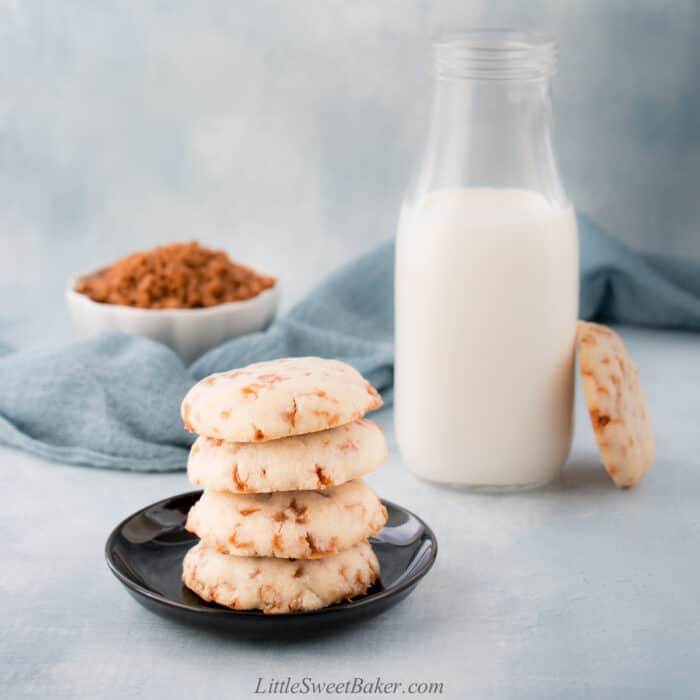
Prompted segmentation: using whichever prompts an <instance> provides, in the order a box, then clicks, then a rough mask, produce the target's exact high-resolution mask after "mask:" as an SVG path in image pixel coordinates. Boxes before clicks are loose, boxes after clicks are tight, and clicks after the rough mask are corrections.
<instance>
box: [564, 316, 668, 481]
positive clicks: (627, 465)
mask: <svg viewBox="0 0 700 700" xmlns="http://www.w3.org/2000/svg"><path fill="white" fill-rule="evenodd" d="M576 337H577V342H578V351H579V367H580V370H581V377H582V380H583V393H584V396H585V398H586V403H587V404H588V411H589V413H590V416H591V423H592V424H593V430H594V432H595V436H596V440H597V441H598V448H599V450H600V455H601V457H602V459H603V464H604V465H605V468H606V470H607V472H608V474H610V476H611V477H612V480H613V481H614V482H615V484H616V485H617V486H619V487H621V488H628V487H630V486H634V485H635V484H636V483H637V482H638V481H639V480H640V479H641V478H642V476H644V474H645V473H646V471H647V469H649V467H650V466H651V463H652V461H653V459H654V432H653V430H652V426H651V418H650V416H649V409H648V407H647V403H646V401H645V400H644V394H643V393H642V386H641V384H640V383H639V377H638V373H637V368H636V366H635V364H634V362H633V361H632V358H631V357H630V356H629V354H628V352H627V350H626V348H625V346H624V344H623V342H622V339H621V338H620V336H619V335H617V333H615V332H614V331H612V330H611V329H610V328H606V327H605V326H599V325H597V324H595V323H586V322H584V321H579V323H578V326H577V330H576Z"/></svg>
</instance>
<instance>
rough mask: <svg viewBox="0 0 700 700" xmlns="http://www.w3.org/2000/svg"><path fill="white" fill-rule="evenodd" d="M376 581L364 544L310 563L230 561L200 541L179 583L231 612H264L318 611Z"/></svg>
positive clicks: (373, 558) (376, 564)
mask: <svg viewBox="0 0 700 700" xmlns="http://www.w3.org/2000/svg"><path fill="white" fill-rule="evenodd" d="M378 578H379V562H378V561H377V557H376V556H375V554H374V552H373V551H372V547H371V546H370V545H369V543H368V542H360V543H359V544H356V545H355V546H354V547H352V548H351V549H346V550H344V551H342V552H340V553H339V554H336V555H335V556H332V557H325V558H323V559H314V560H313V561H295V560H293V559H275V558H262V559H260V558H256V557H232V556H230V555H228V554H221V552H218V551H217V550H216V549H214V548H213V547H210V546H208V545H207V544H205V543H204V542H200V543H199V544H197V545H195V546H194V547H193V548H192V549H190V550H189V552H187V554H186V555H185V560H184V562H183V573H182V581H183V583H184V584H185V585H186V586H187V587H188V588H189V589H191V590H192V591H194V592H195V593H196V594H197V595H198V596H199V597H200V598H203V599H204V600H206V601H213V602H215V603H219V604H220V605H225V606H226V607H228V608H233V609H234V610H252V609H256V608H259V609H261V610H262V611H263V612H265V613H273V614H275V613H276V614H279V613H292V612H302V611H306V610H318V609H319V608H324V607H326V606H328V605H332V604H333V603H338V602H340V601H342V600H348V599H350V598H354V597H355V596H358V595H364V594H365V593H366V592H367V590H368V589H369V588H370V587H371V586H372V584H373V583H374V582H375V581H376V580H377V579H378Z"/></svg>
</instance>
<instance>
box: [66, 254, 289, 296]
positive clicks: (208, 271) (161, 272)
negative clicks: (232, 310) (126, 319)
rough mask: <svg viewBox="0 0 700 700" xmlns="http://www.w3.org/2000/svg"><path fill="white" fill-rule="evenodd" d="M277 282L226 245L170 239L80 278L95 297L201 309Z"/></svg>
mask: <svg viewBox="0 0 700 700" xmlns="http://www.w3.org/2000/svg"><path fill="white" fill-rule="evenodd" d="M274 285H275V278H274V277H265V276H263V275H259V274H258V273H257V272H255V271H254V270H251V269H250V268H248V267H245V266H244V265H240V264H239V263H236V262H234V261H232V260H231V259H230V258H229V257H228V255H227V254H226V253H225V252H223V251H221V250H211V249H209V248H204V247H203V246H201V245H199V243H198V242H197V241H192V242H190V243H171V244H170V245H163V246H158V247H157V248H154V249H153V250H149V251H145V252H141V253H133V254H132V255H128V256H127V257H125V258H122V259H121V260H117V262H115V263H113V264H112V265H110V266H109V267H107V268H105V269H103V270H100V271H99V272H97V273H95V274H94V275H90V276H88V277H83V278H81V279H79V280H78V281H77V282H76V285H75V291H76V292H80V293H81V294H85V295H86V296H87V297H89V298H90V299H92V300H93V301H97V302H101V303H104V304H118V305H121V306H136V307H139V308H143V309H196V308H203V307H207V306H216V305H217V304H225V303H228V302H231V301H245V300H246V299H252V298H253V297H255V296H257V295H258V294H260V292H262V291H264V290H265V289H269V288H270V287H273V286H274Z"/></svg>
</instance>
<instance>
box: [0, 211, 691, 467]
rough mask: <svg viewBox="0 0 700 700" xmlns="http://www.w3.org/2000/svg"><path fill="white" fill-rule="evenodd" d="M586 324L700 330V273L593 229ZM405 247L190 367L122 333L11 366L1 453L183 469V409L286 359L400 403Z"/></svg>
mask: <svg viewBox="0 0 700 700" xmlns="http://www.w3.org/2000/svg"><path fill="white" fill-rule="evenodd" d="M579 227H580V237H581V270H580V273H581V301H580V309H581V317H582V318H585V319H588V320H591V319H596V320H603V321H607V322H618V323H634V324H641V325H646V326H652V327H658V328H682V329H687V330H700V262H693V261H689V260H678V259H674V258H668V257H665V256H644V255H640V254H638V253H635V252H633V251H631V250H630V249H629V248H627V247H626V246H624V245H622V244H621V243H618V242H615V241H613V240H612V239H610V238H609V237H608V236H607V235H605V234H604V233H603V232H602V231H601V230H600V229H599V228H597V227H596V226H595V225H594V224H593V223H591V222H590V221H589V220H587V219H586V218H584V217H579ZM393 259H394V246H393V241H387V242H385V243H382V244H381V245H380V246H379V247H377V248H376V249H375V250H373V251H371V252H370V253H368V254H366V255H364V256H362V257H361V258H359V259H358V260H355V261H353V262H351V263H349V264H348V265H346V266H344V267H343V268H341V269H340V270H338V271H337V272H336V273H335V274H333V275H331V277H330V278H328V279H327V280H326V281H325V282H323V283H322V284H320V285H319V286H318V287H316V288H315V289H314V290H313V291H312V292H311V293H310V294H309V295H308V296H307V298H306V299H304V300H303V301H302V302H301V303H299V304H298V305H297V306H296V307H295V308H294V309H293V310H292V311H291V312H290V313H289V314H288V315H287V316H286V317H285V318H283V319H280V320H279V321H276V322H275V323H273V324H272V325H271V326H270V327H269V328H268V329H267V330H265V331H262V332H260V333H252V334H249V335H246V336H243V337H241V338H236V339H234V340H231V341H229V342H227V343H224V344H223V345H221V346H219V347H217V348H214V349H213V350H210V351H209V352H207V353H206V354H205V355H203V356H202V357H201V358H199V359H198V360H197V361H196V362H194V364H192V365H191V366H190V367H185V366H184V365H183V363H182V362H181V361H180V359H179V358H178V357H177V356H176V355H175V353H174V352H173V351H172V350H170V349H169V348H167V347H166V346H164V345H161V344H159V343H156V342H153V341H150V340H147V339H145V338H134V337H130V336H126V335H123V334H119V333H109V334H104V335H100V336H96V337H95V338H92V339H90V340H86V341H82V342H79V343H75V344H72V345H70V346H68V347H66V348H63V349H61V350H58V351H51V352H21V351H20V352H13V353H9V354H5V355H4V356H2V357H0V442H2V443H4V444H6V445H12V446H15V447H19V448H22V449H25V450H28V451H30V452H34V453H36V454H39V455H42V456H44V457H47V458H50V459H54V460H58V461H61V462H68V463H71V464H82V465H89V466H96V467H108V468H118V469H132V470H137V471H169V470H176V469H183V468H184V466H185V463H186V459H187V450H188V448H189V446H190V444H191V442H192V436H191V435H189V434H188V433H187V432H186V431H185V430H184V429H183V428H182V421H181V420H180V416H179V406H180V402H181V400H182V397H183V396H184V395H185V393H186V391H187V389H188V388H189V387H190V386H191V385H192V383H193V382H195V381H196V380H198V379H201V378H202V377H204V376H206V375H208V374H210V373H212V372H219V371H223V370H226V369H230V368H232V367H239V366H242V365H246V364H248V363H250V362H256V361H259V360H268V359H273V358H276V357H285V356H295V355H296V356H302V355H322V356H326V357H336V358H339V359H341V360H344V361H345V362H348V363H350V364H351V365H353V366H354V367H356V368H357V369H358V370H359V371H360V372H362V374H364V375H365V376H366V377H367V378H368V379H369V380H370V381H371V382H372V383H373V384H374V385H375V386H376V387H377V389H378V390H379V391H380V392H381V393H382V395H383V397H384V400H385V402H387V403H389V402H390V401H391V390H392V384H393V333H394V320H393V288H394V271H393Z"/></svg>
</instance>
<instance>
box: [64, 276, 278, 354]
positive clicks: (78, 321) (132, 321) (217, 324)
mask: <svg viewBox="0 0 700 700" xmlns="http://www.w3.org/2000/svg"><path fill="white" fill-rule="evenodd" d="M75 282H76V280H74V279H73V280H69V282H68V287H67V289H66V300H67V302H68V311H69V312H70V316H71V319H72V321H73V325H74V327H75V329H76V331H77V332H78V335H80V336H81V337H83V338H85V337H89V336H91V335H95V334H96V333H100V332H101V331H122V332H124V333H128V334H129V335H142V336H145V337H146V338H151V339H152V340H157V341H159V342H161V343H165V344H166V345H168V346H170V347H171V348H172V349H173V350H175V352H176V353H177V354H178V355H180V357H181V358H182V359H183V360H184V361H185V362H186V363H188V364H189V363H190V362H192V361H193V360H196V359H197V358H198V357H199V356H200V355H202V354H203V353H204V352H206V351H207V350H209V349H210V348H213V347H214V346H216V345H219V344H220V343H223V342H224V341H225V340H230V339H231V338H237V337H238V336H240V335H244V334H245V333H252V332H254V331H260V330H263V329H264V328H266V327H267V326H268V325H269V324H270V323H271V322H272V320H273V319H274V317H275V314H276V312H277V305H278V303H279V291H278V289H277V285H275V286H274V287H270V288H269V289H265V290H264V291H262V292H260V294H258V295H257V296H255V297H253V298H252V299H246V300H245V301H232V302H229V303H227V304H219V305H217V306H208V307H205V308H202V309H140V308H137V307H134V306H119V305H118V304H103V303H100V302H97V301H93V300H92V299H90V297H88V296H86V295H85V294H81V293H80V292H76V291H75Z"/></svg>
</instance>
